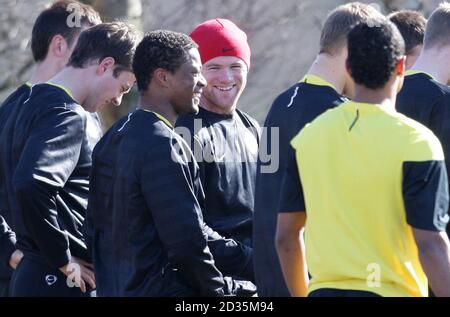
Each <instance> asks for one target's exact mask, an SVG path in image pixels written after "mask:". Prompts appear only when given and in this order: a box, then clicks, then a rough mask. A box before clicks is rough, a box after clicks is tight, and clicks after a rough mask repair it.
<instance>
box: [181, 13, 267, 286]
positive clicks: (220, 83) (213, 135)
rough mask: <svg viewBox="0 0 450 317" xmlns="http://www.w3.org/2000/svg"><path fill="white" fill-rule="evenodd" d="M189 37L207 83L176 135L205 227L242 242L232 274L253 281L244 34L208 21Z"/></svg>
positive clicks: (253, 126) (254, 129)
mask: <svg viewBox="0 0 450 317" xmlns="http://www.w3.org/2000/svg"><path fill="white" fill-rule="evenodd" d="M191 37H192V38H193V39H194V41H195V42H196V43H197V44H198V45H199V51H200V56H201V59H202V63H203V69H202V74H203V76H204V77H205V79H206V81H207V84H208V85H207V86H206V87H205V89H203V93H202V97H201V101H200V111H199V113H198V114H197V115H185V116H181V117H180V119H179V120H178V121H177V132H179V133H180V134H182V135H183V136H184V137H185V139H186V140H187V141H188V142H189V144H190V146H191V148H192V150H193V152H194V155H195V157H196V159H197V161H198V163H199V165H200V177H201V181H202V185H203V188H204V190H205V196H206V202H205V206H204V217H205V222H206V224H208V225H209V226H210V227H211V228H212V229H213V230H215V231H217V232H218V233H219V234H221V235H222V236H224V237H226V238H233V239H234V240H236V241H237V242H238V243H240V244H242V248H243V249H244V250H245V253H246V256H245V257H244V258H242V260H240V261H237V263H233V264H232V266H233V267H234V268H232V269H231V270H232V271H234V274H235V275H236V276H240V277H243V278H246V279H250V280H253V279H254V277H253V269H252V250H251V245H252V241H251V239H252V217H253V209H254V193H255V177H256V161H257V156H258V145H259V125H258V123H257V122H256V121H255V120H254V119H253V118H251V117H250V116H249V115H247V114H245V113H244V112H242V111H240V110H238V109H237V104H238V101H239V98H240V97H241V95H242V92H243V91H244V89H245V86H246V84H247V74H248V71H249V69H250V56H251V51H250V47H249V45H248V43H247V35H246V34H245V33H244V32H243V31H242V30H241V29H239V28H238V27H237V26H236V25H235V24H234V23H233V22H231V21H229V20H226V19H213V20H209V21H206V22H204V23H202V24H200V25H198V26H197V27H196V28H195V29H194V31H193V32H192V33H191ZM182 128H184V129H182ZM230 265H231V264H230Z"/></svg>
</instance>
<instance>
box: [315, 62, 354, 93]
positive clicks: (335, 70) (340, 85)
mask: <svg viewBox="0 0 450 317" xmlns="http://www.w3.org/2000/svg"><path fill="white" fill-rule="evenodd" d="M343 59H344V57H343V56H341V55H336V56H331V55H329V54H319V55H318V56H317V58H316V60H315V61H314V62H313V64H312V65H311V68H310V69H309V71H308V74H311V75H315V76H318V77H320V78H322V79H324V80H326V81H327V82H329V83H330V84H332V85H333V87H334V88H335V89H336V91H337V92H338V93H339V94H342V93H343V92H344V88H345V73H344V72H345V67H344V65H345V61H343Z"/></svg>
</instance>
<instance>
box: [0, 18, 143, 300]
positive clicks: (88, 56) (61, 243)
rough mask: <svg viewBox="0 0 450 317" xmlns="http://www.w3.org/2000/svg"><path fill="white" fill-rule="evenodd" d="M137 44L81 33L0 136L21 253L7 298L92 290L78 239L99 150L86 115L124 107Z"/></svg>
mask: <svg viewBox="0 0 450 317" xmlns="http://www.w3.org/2000/svg"><path fill="white" fill-rule="evenodd" d="M136 42H137V32H136V31H135V30H134V28H132V27H131V26H129V25H127V24H125V23H108V24H99V25H97V26H94V27H92V28H90V29H88V30H86V31H84V32H83V33H82V34H81V35H80V38H79V40H78V43H77V46H76V47H75V50H74V52H73V54H72V56H71V58H70V60H69V63H68V65H67V66H66V67H65V68H64V69H63V70H62V71H61V72H59V73H58V74H57V75H56V76H55V77H53V78H52V79H51V80H50V81H49V82H47V83H44V84H38V85H34V86H33V87H32V90H31V92H30V94H29V97H28V98H27V99H26V100H25V101H24V102H23V104H22V105H20V107H16V108H14V109H13V111H12V113H11V114H10V118H9V119H8V121H7V124H6V125H5V127H4V128H3V130H2V133H1V134H0V176H1V179H0V181H1V182H2V183H3V184H4V186H5V188H6V192H7V195H8V208H9V210H11V214H12V224H13V227H14V228H15V230H16V233H17V247H18V248H19V249H20V250H22V251H23V253H24V258H23V260H22V261H21V263H20V264H19V266H18V267H17V269H16V270H15V272H14V274H13V278H12V281H13V283H12V285H11V289H10V290H11V295H12V296H81V295H82V292H85V291H86V284H85V283H88V284H89V286H90V287H95V280H94V276H93V273H92V271H91V270H90V268H89V264H87V263H86V262H87V261H90V259H89V255H88V252H87V248H86V245H85V242H84V238H83V235H82V233H81V227H82V223H83V220H84V216H85V211H86V208H87V198H88V197H87V196H88V190H89V173H90V168H91V154H92V149H93V146H94V145H95V143H96V142H97V139H95V138H92V137H91V135H89V134H87V133H86V130H87V129H89V124H90V121H89V120H87V117H88V116H89V113H88V112H87V111H89V112H95V111H96V110H98V109H99V108H101V107H103V106H106V105H108V104H111V103H112V104H115V105H119V104H120V103H121V99H122V96H123V94H124V93H125V92H127V91H128V90H129V89H130V88H131V86H132V85H133V84H134V81H135V78H134V75H133V74H132V72H131V60H132V57H133V53H134V49H135V45H136ZM66 275H67V276H68V277H69V279H68V280H67V281H66ZM73 279H75V282H76V283H75V285H74V283H72V282H71V281H70V280H73ZM30 281H35V282H34V283H30ZM74 286H79V287H80V288H81V291H82V292H81V291H80V289H79V288H78V287H74Z"/></svg>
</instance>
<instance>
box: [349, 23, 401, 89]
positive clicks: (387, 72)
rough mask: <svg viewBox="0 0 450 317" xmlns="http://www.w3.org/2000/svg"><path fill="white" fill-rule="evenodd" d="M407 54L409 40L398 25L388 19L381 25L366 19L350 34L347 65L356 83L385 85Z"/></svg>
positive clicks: (376, 85)
mask: <svg viewBox="0 0 450 317" xmlns="http://www.w3.org/2000/svg"><path fill="white" fill-rule="evenodd" d="M404 55H405V43H404V41H403V38H402V36H401V34H400V32H399V31H398V29H397V27H396V26H395V25H394V24H393V23H392V22H390V21H389V20H387V19H384V20H380V21H378V24H376V25H373V24H371V23H367V22H362V23H359V24H357V25H356V26H355V27H354V28H353V29H352V30H351V31H350V33H349V34H348V59H347V64H348V67H349V69H350V73H351V76H352V78H353V80H354V81H355V83H356V84H358V85H362V86H365V87H367V88H370V89H380V88H383V87H384V86H385V85H386V83H387V82H388V81H389V80H390V78H391V76H392V74H393V73H394V72H395V68H396V66H397V65H398V62H399V61H400V60H401V59H402V58H403V57H404Z"/></svg>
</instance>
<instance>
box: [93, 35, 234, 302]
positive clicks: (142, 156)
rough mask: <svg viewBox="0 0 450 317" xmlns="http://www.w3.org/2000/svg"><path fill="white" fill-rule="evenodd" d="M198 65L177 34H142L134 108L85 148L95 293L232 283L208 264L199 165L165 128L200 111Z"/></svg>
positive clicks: (227, 289) (191, 289)
mask: <svg viewBox="0 0 450 317" xmlns="http://www.w3.org/2000/svg"><path fill="white" fill-rule="evenodd" d="M201 67H202V64H201V60H200V55H199V53H198V50H197V45H196V44H195V43H194V42H193V41H192V39H191V38H189V37H188V36H187V35H184V34H181V33H176V32H171V31H166V30H160V31H154V32H150V33H148V34H147V36H146V37H145V38H144V40H143V41H142V42H141V43H140V44H139V46H138V48H137V50H136V55H135V58H134V63H133V69H134V71H135V74H136V79H137V83H138V87H139V91H140V99H139V106H138V110H136V111H134V112H132V113H131V114H130V115H128V116H126V117H125V118H123V119H121V120H120V121H119V122H117V123H116V124H115V125H114V126H113V127H112V128H111V129H110V130H109V131H108V132H107V133H106V134H105V136H104V137H103V138H102V139H101V140H100V142H99V143H98V145H97V146H96V148H95V150H94V154H93V169H92V177H91V190H90V194H89V208H88V213H89V215H90V216H91V217H92V218H91V217H89V218H88V219H91V220H92V225H90V226H89V223H87V224H86V225H87V226H86V227H87V228H88V232H90V234H88V236H90V237H93V239H92V250H93V258H94V264H95V271H96V274H97V275H98V276H99V278H101V280H99V289H98V291H99V295H100V296H155V297H161V296H222V295H224V294H230V293H231V291H232V290H233V293H235V292H236V287H237V286H239V285H238V284H236V283H235V282H234V281H232V280H230V279H225V278H223V276H222V274H221V272H220V271H219V270H218V269H217V267H216V262H215V258H214V257H213V256H212V254H211V252H210V249H209V247H208V241H207V239H206V237H207V236H209V235H210V234H212V233H211V230H210V229H209V228H208V227H207V226H206V225H205V223H204V222H203V216H202V209H201V206H202V200H203V189H202V186H201V183H200V179H199V173H200V171H199V168H198V165H197V163H196V162H195V159H194V157H193V155H192V152H191V151H190V149H189V147H188V146H187V144H186V143H185V142H184V140H183V139H182V138H181V137H180V136H179V135H178V134H177V133H175V131H174V127H173V126H174V124H175V121H176V119H177V117H178V116H179V115H180V114H184V113H197V112H198V104H199V102H200V96H201V93H202V89H203V88H204V87H205V86H206V81H205V79H204V78H203V76H202V74H201ZM216 235H217V234H216Z"/></svg>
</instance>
